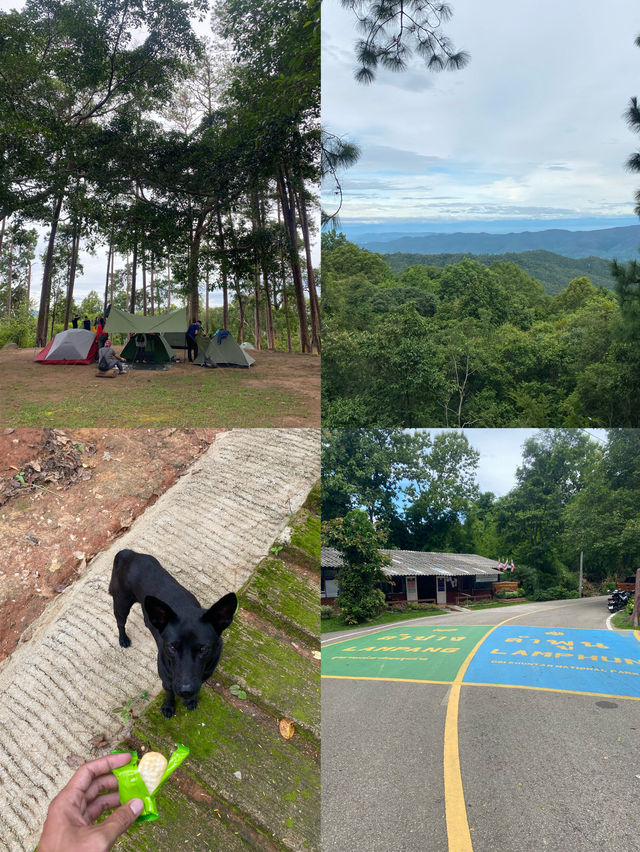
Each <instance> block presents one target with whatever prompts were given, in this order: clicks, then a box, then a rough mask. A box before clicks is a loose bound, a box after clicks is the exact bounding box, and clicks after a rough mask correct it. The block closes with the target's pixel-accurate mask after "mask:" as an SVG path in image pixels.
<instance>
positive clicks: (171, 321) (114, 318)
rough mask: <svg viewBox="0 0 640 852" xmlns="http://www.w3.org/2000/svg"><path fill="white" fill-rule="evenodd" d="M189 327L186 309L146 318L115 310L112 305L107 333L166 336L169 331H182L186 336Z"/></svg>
mask: <svg viewBox="0 0 640 852" xmlns="http://www.w3.org/2000/svg"><path fill="white" fill-rule="evenodd" d="M188 327H189V323H188V322H187V309H186V308H180V309H179V310H177V311H171V313H170V314H155V315H154V316H150V315H148V314H147V316H145V315H144V314H130V313H128V312H127V311H121V310H120V308H114V307H113V305H112V306H111V308H110V309H109V316H108V317H107V321H106V323H105V331H106V332H107V333H108V334H130V333H133V334H137V333H138V332H142V333H143V334H150V333H151V332H156V333H158V334H165V333H166V332H168V331H171V332H178V331H180V332H182V334H183V335H184V334H185V332H186V330H187V328H188Z"/></svg>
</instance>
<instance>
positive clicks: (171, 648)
mask: <svg viewBox="0 0 640 852" xmlns="http://www.w3.org/2000/svg"><path fill="white" fill-rule="evenodd" d="M167 651H168V652H169V653H170V654H175V652H176V646H175V645H167Z"/></svg>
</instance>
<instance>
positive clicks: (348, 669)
mask: <svg viewBox="0 0 640 852" xmlns="http://www.w3.org/2000/svg"><path fill="white" fill-rule="evenodd" d="M490 629H491V628H490V627H486V626H480V625H467V626H465V627H463V626H455V627H415V626H414V627H403V628H402V629H401V630H399V629H397V628H394V629H393V630H388V629H387V630H384V629H382V630H380V631H378V632H377V633H370V634H368V635H367V636H358V637H357V638H354V639H345V640H343V641H342V642H336V643H335V644H333V645H328V646H327V647H325V648H323V649H322V676H323V677H343V678H358V679H372V680H374V679H375V680H413V681H425V682H426V681H430V682H434V681H435V682H438V683H451V682H452V681H453V680H455V677H456V675H457V673H458V669H459V668H460V666H461V665H462V663H463V662H464V661H465V659H466V657H467V655H468V654H469V652H470V651H471V649H472V648H473V647H474V645H475V644H476V643H477V642H478V640H479V639H480V638H481V637H482V636H484V635H485V634H486V633H487V632H488V631H489V630H490Z"/></svg>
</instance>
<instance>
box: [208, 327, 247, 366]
mask: <svg viewBox="0 0 640 852" xmlns="http://www.w3.org/2000/svg"><path fill="white" fill-rule="evenodd" d="M193 363H194V364H200V365H201V366H206V365H207V363H209V364H211V365H215V366H216V367H250V366H251V365H252V364H254V363H255V359H254V358H252V357H251V355H249V353H248V352H245V350H244V349H241V348H240V347H239V346H238V344H237V343H236V341H235V339H234V338H233V336H232V335H231V334H228V335H227V336H226V337H221V338H220V343H218V335H214V336H213V337H212V338H211V340H210V341H209V345H208V346H207V348H206V349H204V348H203V349H200V351H199V352H198V357H197V358H196V359H195V361H194V362H193Z"/></svg>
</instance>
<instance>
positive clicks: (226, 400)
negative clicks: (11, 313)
mask: <svg viewBox="0 0 640 852" xmlns="http://www.w3.org/2000/svg"><path fill="white" fill-rule="evenodd" d="M121 348H122V347H115V349H116V351H120V350H121ZM251 354H252V356H253V357H254V358H255V364H254V365H253V366H251V367H250V368H249V369H248V370H244V369H233V368H219V369H205V368H203V367H196V366H194V365H193V364H189V363H188V362H184V361H181V362H180V363H175V364H172V365H171V366H170V367H169V369H166V370H158V369H151V368H149V369H146V368H142V369H130V370H129V372H128V373H127V374H126V375H123V376H115V377H114V376H111V375H109V376H107V377H98V376H97V375H96V373H97V370H96V368H95V365H69V366H64V365H51V364H46V365H45V364H39V363H35V362H34V361H33V356H34V350H33V349H14V348H9V349H3V350H2V351H0V425H2V426H38V425H42V424H47V425H51V426H57V427H60V428H76V427H90V426H93V425H95V424H96V422H97V418H98V417H99V422H100V424H101V425H105V426H115V427H136V426H204V427H222V428H231V427H247V428H251V427H260V426H264V427H284V428H299V427H318V426H319V425H320V358H319V357H318V356H316V355H300V354H297V353H291V354H289V353H287V352H268V351H260V352H258V351H255V350H252V351H251Z"/></svg>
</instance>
